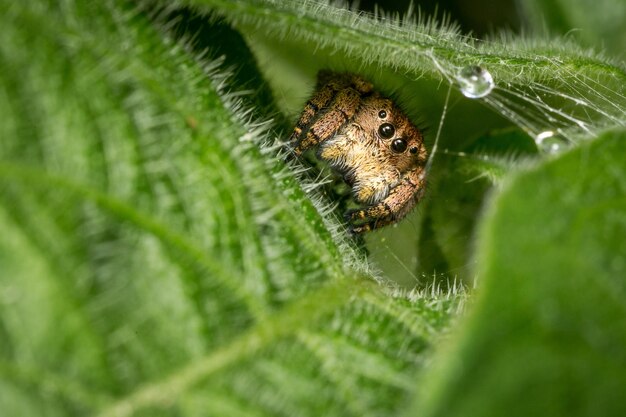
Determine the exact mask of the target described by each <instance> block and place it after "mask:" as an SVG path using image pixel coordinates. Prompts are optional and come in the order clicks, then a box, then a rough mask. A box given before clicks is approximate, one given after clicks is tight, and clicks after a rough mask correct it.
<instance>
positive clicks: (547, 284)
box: [0, 0, 626, 417]
mask: <svg viewBox="0 0 626 417" xmlns="http://www.w3.org/2000/svg"><path fill="white" fill-rule="evenodd" d="M0 28H1V29H0V115H2V123H0V230H1V233H0V410H2V411H1V412H0V414H2V415H5V414H6V415H11V416H13V415H15V416H21V415H24V416H37V415H49V416H57V415H58V416H68V415H77V416H84V415H96V416H131V415H137V416H142V415H145V416H160V415H175V416H196V415H197V416H205V415H211V416H228V417H230V416H321V415H323V416H359V417H361V416H381V415H385V416H392V415H402V414H403V413H407V412H410V411H412V410H417V411H418V412H419V414H421V413H428V414H432V415H434V414H437V415H438V413H439V412H440V411H441V412H445V413H447V411H448V410H449V411H450V412H451V413H452V412H454V411H456V410H457V408H455V407H459V408H458V410H462V404H467V405H468V407H469V408H468V409H475V410H477V414H480V413H483V414H490V413H492V414H494V415H495V414H496V411H497V412H498V415H502V414H503V413H506V414H507V415H508V414H511V413H510V412H509V411H510V410H527V411H528V409H524V408H523V407H522V406H523V405H526V406H530V405H529V404H523V403H520V401H524V398H521V399H520V398H518V397H514V396H513V395H509V394H510V393H511V392H515V393H517V391H515V390H517V389H520V390H521V389H522V388H524V387H526V386H531V384H530V382H529V381H530V380H531V379H532V381H533V382H535V381H539V382H541V383H542V384H541V385H537V388H534V387H535V385H532V387H533V389H532V390H529V391H528V392H529V393H530V394H533V395H537V397H536V398H537V403H536V404H538V405H541V404H545V402H542V401H544V400H545V398H556V400H555V404H556V405H552V404H551V405H550V407H552V408H546V410H547V411H546V414H551V415H555V414H558V413H559V412H562V411H563V410H567V411H568V412H570V413H569V414H572V415H591V414H593V413H594V412H595V411H598V413H602V412H606V413H609V412H613V411H615V412H618V411H622V410H620V409H618V408H617V406H615V408H611V407H612V405H611V404H613V403H612V402H611V401H610V400H612V398H613V397H612V396H614V395H616V393H618V392H620V391H619V388H620V387H621V386H623V382H624V375H623V372H622V371H621V369H622V368H623V366H621V367H620V366H609V365H611V364H612V363H616V364H618V365H623V362H624V360H623V358H622V356H620V355H622V353H621V350H619V349H618V346H620V344H619V342H621V345H622V346H623V341H622V340H621V339H619V338H620V337H621V336H619V335H621V334H625V333H624V331H623V330H624V329H622V328H621V327H620V326H621V323H623V322H624V321H623V316H624V312H623V309H621V310H620V308H621V306H622V304H620V303H619V300H620V299H621V298H623V296H622V295H623V294H622V293H621V292H623V291H622V289H623V288H622V287H623V282H622V281H620V279H619V278H620V277H621V276H623V272H624V271H623V269H624V263H623V259H622V258H623V257H620V254H622V253H624V252H625V250H624V249H625V248H624V247H623V242H622V241H621V240H620V236H622V235H623V232H624V215H623V214H624V212H626V207H625V206H624V204H623V202H622V200H621V196H623V195H624V186H623V182H622V181H621V178H623V177H624V166H623V164H622V163H621V162H620V157H619V156H620V155H622V154H623V145H622V144H623V143H626V142H625V141H624V140H625V138H624V134H623V133H621V131H613V132H612V133H605V134H604V135H603V137H602V138H599V139H595V137H596V136H597V135H598V132H600V129H602V128H604V127H606V126H620V125H621V126H623V125H624V124H625V123H626V121H624V110H625V109H626V101H625V99H624V97H625V96H626V94H625V92H624V85H625V83H624V81H625V80H626V71H625V70H624V68H623V67H622V66H620V65H618V64H615V63H614V62H612V61H611V60H610V59H606V58H601V57H599V56H598V55H596V54H594V53H591V52H588V51H585V50H582V49H581V48H579V47H576V46H575V45H573V44H570V43H565V42H560V41H559V42H551V41H548V40H545V39H511V38H507V37H503V38H502V39H500V40H492V41H489V42H477V41H475V40H472V39H469V38H466V37H464V36H461V35H460V34H459V33H458V31H457V30H456V29H455V28H454V27H452V26H451V25H449V24H447V23H445V24H442V25H440V24H437V23H436V22H434V21H422V20H420V21H417V20H415V19H410V18H406V19H404V18H400V17H390V16H380V15H379V16H378V17H370V16H364V15H362V14H359V13H357V12H355V11H353V10H349V9H346V8H342V7H338V5H331V4H328V3H326V2H313V1H305V2H300V1H286V0H265V1H261V0H238V1H230V0H229V1H226V0H193V1H182V2H177V3H175V4H171V3H169V2H159V1H142V2H135V1H130V0H107V1H102V2H92V1H87V0H84V1H83V0H75V1H53V0H43V1H25V2H10V1H6V0H0ZM478 64H480V65H482V66H484V67H485V68H488V70H489V71H490V72H491V73H492V75H493V76H494V79H495V80H496V88H495V89H494V91H493V93H492V94H490V95H488V96H487V97H485V99H484V100H469V99H467V98H465V97H464V96H463V95H462V94H461V93H460V92H459V91H458V87H459V80H458V78H457V77H458V71H459V69H461V68H463V67H465V66H467V65H478ZM320 68H333V69H336V70H348V71H356V72H359V73H363V74H364V75H366V76H367V77H369V78H371V79H372V81H374V82H375V84H376V85H377V86H378V87H379V88H380V89H381V90H383V91H384V92H387V93H391V94H393V95H394V97H396V98H397V99H398V101H399V102H400V103H401V105H402V106H403V108H405V109H406V111H407V112H408V113H409V114H410V115H412V117H414V118H415V120H416V121H417V122H418V123H419V124H420V126H421V127H426V128H427V130H426V131H427V144H428V146H429V147H431V148H432V146H433V144H434V142H435V137H439V146H440V149H441V150H442V152H441V153H437V154H435V159H434V162H435V164H434V165H433V171H432V172H431V173H430V176H429V188H428V197H427V199H426V200H425V201H424V203H423V204H422V205H421V207H420V208H419V209H418V210H416V211H415V214H414V215H413V216H412V217H411V218H409V219H408V220H407V221H405V222H403V223H402V224H401V225H400V226H399V227H397V228H391V227H390V228H387V230H385V231H383V232H382V233H380V234H372V235H370V236H368V237H367V238H366V244H367V245H368V246H367V248H364V246H363V245H361V243H362V242H357V241H356V240H355V239H353V238H352V237H350V236H347V234H346V233H345V231H344V228H343V225H342V223H341V222H340V220H339V218H340V217H339V216H340V214H341V213H339V212H338V210H337V209H336V208H335V203H336V202H334V201H333V200H332V198H331V197H329V195H326V194H324V190H325V189H324V188H323V184H320V183H319V181H316V178H317V173H316V172H315V171H307V168H306V167H305V166H303V165H302V164H300V163H299V162H295V163H294V162H290V163H287V162H285V160H284V155H283V154H282V153H281V139H282V137H284V136H285V134H284V133H283V132H284V131H285V130H286V129H289V128H290V127H291V126H290V123H289V120H290V119H291V117H292V116H293V114H294V112H297V111H298V109H299V108H300V107H301V105H302V103H303V102H304V100H305V99H306V96H307V94H309V93H310V86H311V85H312V82H313V80H314V77H315V74H316V72H317V70H318V69H320ZM484 104H486V106H485V105H484ZM494 110H495V111H494ZM440 121H441V123H440V125H439V126H437V125H438V123H439V122H440ZM444 121H445V123H444ZM512 124H513V125H514V126H511V125H512ZM428 128H429V129H428ZM545 129H553V130H554V133H555V135H556V136H559V137H561V136H562V137H563V138H564V140H565V141H566V142H567V144H568V146H572V147H573V148H575V149H573V150H572V151H570V152H566V153H564V154H563V155H557V156H555V157H554V158H544V159H541V158H539V157H537V153H536V149H535V147H534V141H533V140H532V138H533V136H534V135H536V134H537V133H538V132H541V131H543V130H545ZM579 141H582V142H583V145H582V146H580V147H579V148H576V146H577V143H578V142H579ZM520 155H522V156H523V157H524V161H525V162H523V163H520V161H521V160H520ZM529 166H530V168H529ZM520 167H522V168H520ZM520 171H521V172H520ZM511 178H512V179H511ZM494 183H495V184H496V185H497V186H498V187H503V189H504V192H503V193H502V194H501V195H499V196H498V195H496V197H495V198H494V199H489V200H487V203H485V201H484V195H485V194H486V193H488V192H489V191H490V190H491V191H492V192H494V193H496V194H497V193H498V190H499V189H498V188H496V189H492V188H491V187H492V185H493V184H494ZM483 207H485V210H486V214H485V215H484V221H483V223H482V227H481V228H480V233H478V235H477V238H476V240H473V239H472V236H473V235H474V234H475V225H476V224H477V221H478V219H480V218H481V210H482V209H483ZM450 217H453V218H452V219H451V218H450ZM380 236H383V237H384V236H388V239H389V241H390V242H392V243H393V244H394V245H397V247H398V248H401V250H403V251H404V252H406V253H408V254H411V253H413V257H414V258H416V259H418V260H417V261H415V265H409V264H402V265H403V266H404V269H405V270H406V271H408V272H409V279H414V278H415V275H414V274H417V275H419V274H423V275H424V276H426V277H431V276H432V275H431V274H432V272H433V271H437V272H439V273H442V277H441V278H442V281H440V282H439V283H435V284H433V283H432V279H430V278H429V279H428V281H429V282H428V283H430V285H427V284H428V283H424V280H420V282H417V281H411V282H410V284H411V285H415V284H419V286H418V288H417V289H415V290H411V291H409V290H402V289H400V288H399V287H398V286H397V285H396V284H394V282H393V280H394V279H395V278H397V276H396V275H395V272H394V271H393V268H396V269H397V267H398V263H397V261H394V262H396V263H395V264H394V263H391V264H390V265H391V269H389V268H385V267H384V265H383V272H379V271H378V269H377V267H376V266H374V267H372V265H371V264H370V262H371V260H372V259H374V260H375V259H376V253H375V250H376V247H375V246H374V245H373V244H372V243H373V242H374V241H375V240H376V239H378V238H380ZM407 242H411V243H410V244H409V243H407ZM544 246H545V247H544ZM546 247H547V248H548V249H546ZM473 248H476V251H477V252H476V256H475V257H472V256H471V253H472V252H473ZM368 251H369V253H370V254H371V255H368ZM415 254H417V256H416V255H415ZM476 262H478V264H477V265H478V266H477V267H474V265H475V263H476ZM388 266H389V265H388ZM411 271H415V272H414V273H413V272H411ZM474 276H478V278H479V281H478V287H479V288H478V290H477V291H476V292H477V300H476V301H473V302H471V303H469V304H470V305H471V307H472V311H471V312H470V316H469V317H468V318H462V319H461V320H460V323H461V324H462V325H463V326H462V328H459V326H458V325H457V326H454V324H455V323H457V322H458V317H459V315H461V314H462V313H463V312H464V311H465V304H466V301H467V299H468V298H469V297H473V296H474V293H473V292H469V293H468V292H467V290H466V289H465V287H464V286H463V285H460V284H458V283H457V282H458V280H462V279H467V278H468V277H474ZM444 284H445V285H444ZM516 288H517V289H516ZM620 291H621V292H620ZM620 297H621V298H620ZM594 308H595V309H594ZM529 317H531V318H532V317H534V320H535V321H534V322H529ZM450 329H454V330H450ZM450 332H452V333H453V334H450ZM455 332H456V333H455ZM620 332H621V333H620ZM616 335H618V336H616ZM494 337H495V339H496V340H495V341H494V340H493V339H492V338H494ZM517 342H519V344H518V343H517ZM441 346H447V348H446V349H441V348H440V347H441ZM524 348H527V349H528V350H524ZM437 350H441V352H437V353H435V352H436V351H437ZM533 355H536V356H533ZM542 355H543V356H542ZM458 358H463V360H464V361H465V362H463V363H462V364H461V365H459V361H458ZM493 358H498V359H497V362H489V361H492V360H494V359H493ZM520 358H521V359H520ZM529 358H530V359H529ZM534 358H545V364H546V367H548V369H550V373H541V372H540V371H542V370H544V368H542V367H541V364H540V361H537V362H532V363H531V365H533V366H530V365H528V362H524V361H531V360H532V359H534ZM603 360H604V361H603ZM433 361H435V362H434V363H435V365H434V367H433V368H432V369H429V365H430V364H431V363H433ZM611 361H613V362H611ZM486 362H489V366H484V364H485V363H486ZM465 364H467V365H468V367H465V366H462V365H465ZM533 371H534V372H536V373H534V374H533ZM487 372H491V373H487ZM500 375H507V377H506V381H505V382H506V383H502V384H500V383H498V382H493V381H494V379H489V378H496V377H499V376H500ZM570 375H571V376H573V377H574V378H575V379H574V380H573V382H571V383H570V381H569V380H568V379H567V378H566V377H569V376H570ZM481 378H485V379H481ZM594 378H595V379H594ZM592 379H594V381H595V380H600V381H602V384H596V385H591V384H589V381H590V380H592ZM468 381H469V382H468ZM552 382H555V383H554V384H551V383H552ZM520 384H526V385H520ZM468 387H471V388H472V389H471V390H470V389H467V388H468ZM493 387H496V388H498V389H499V390H500V391H493V392H496V393H498V395H497V396H495V395H492V391H490V390H492V389H493ZM520 387H521V388H520ZM509 390H511V391H509ZM540 395H543V397H541V396H540ZM415 398H417V402H416V400H415ZM572 399H573V400H572ZM570 400H572V401H575V400H580V401H581V404H582V405H583V406H584V407H580V408H575V407H574V406H572V403H571V402H569V401H570ZM457 401H458V402H457ZM582 401H586V402H585V403H582ZM596 402H598V403H601V404H604V405H603V406H605V408H601V407H597V408H596V407H595V403H596ZM573 404H574V405H576V403H575V402H574V403H573ZM448 407H450V408H448ZM564 407H572V408H571V409H570V408H564ZM503 410H505V411H503ZM581 410H582V411H581ZM551 411H554V412H552V413H550V412H551ZM587 411H588V413H587V414H585V413H586V412H587ZM520 413H521V411H520ZM577 413H578V414H577ZM528 414H529V413H526V415H528ZM536 414H539V413H536Z"/></svg>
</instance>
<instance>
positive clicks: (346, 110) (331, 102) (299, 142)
mask: <svg viewBox="0 0 626 417" xmlns="http://www.w3.org/2000/svg"><path fill="white" fill-rule="evenodd" d="M372 90H373V86H372V84H371V83H369V82H367V81H365V80H363V79H362V78H360V77H356V76H354V75H351V74H336V73H333V72H331V71H320V73H319V74H318V89H317V92H316V93H315V94H314V95H313V96H312V97H311V99H310V100H309V101H307V102H306V105H305V107H304V110H303V111H302V114H301V115H300V119H299V120H298V122H297V123H296V126H295V128H294V129H293V133H292V134H291V137H290V138H289V142H290V143H291V145H292V149H293V152H294V154H295V155H296V156H299V155H301V154H302V153H303V152H304V151H306V150H307V149H308V148H310V147H313V146H315V145H317V144H319V143H320V142H323V141H325V140H326V139H328V138H330V137H332V136H333V135H334V134H335V133H336V132H337V131H338V130H339V129H340V128H341V126H342V125H343V124H344V123H345V122H346V121H348V120H349V119H351V118H352V117H353V116H354V113H355V112H356V111H357V109H358V107H359V105H360V103H361V96H362V95H363V94H368V93H371V92H372Z"/></svg>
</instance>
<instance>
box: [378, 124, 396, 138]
mask: <svg viewBox="0 0 626 417" xmlns="http://www.w3.org/2000/svg"><path fill="white" fill-rule="evenodd" d="M395 133H396V128H395V127H393V125H392V124H391V123H383V124H382V125H380V127H379V128H378V134H379V135H380V137H381V138H383V139H389V138H392V137H393V135H394V134H395Z"/></svg>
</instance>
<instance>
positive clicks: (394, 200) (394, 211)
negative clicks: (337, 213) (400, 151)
mask: <svg viewBox="0 0 626 417" xmlns="http://www.w3.org/2000/svg"><path fill="white" fill-rule="evenodd" d="M422 172H423V168H422V167H421V166H420V167H417V168H415V169H413V170H411V171H409V172H408V173H406V174H405V175H404V176H403V178H402V181H401V182H400V184H398V185H397V186H396V187H395V188H394V189H393V190H392V191H391V192H390V193H389V195H388V196H387V198H385V199H384V200H382V201H380V202H379V203H376V204H373V205H371V206H368V207H365V208H362V209H357V210H351V211H348V212H347V213H346V219H347V220H348V222H349V223H350V224H351V230H352V232H353V233H355V234H359V233H363V232H367V231H370V230H374V229H377V228H379V227H383V226H386V225H388V224H391V223H395V222H397V221H398V220H401V219H402V218H404V217H405V216H406V215H407V214H408V213H409V212H410V211H411V209H412V208H413V207H414V206H415V205H416V204H417V202H418V201H419V200H420V198H421V197H422V195H423V194H424V182H425V180H424V178H423V177H422Z"/></svg>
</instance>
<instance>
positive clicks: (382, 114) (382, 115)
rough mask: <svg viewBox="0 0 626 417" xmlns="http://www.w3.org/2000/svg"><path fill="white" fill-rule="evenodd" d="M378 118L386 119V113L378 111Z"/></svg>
mask: <svg viewBox="0 0 626 417" xmlns="http://www.w3.org/2000/svg"><path fill="white" fill-rule="evenodd" d="M378 117H380V118H381V119H384V118H385V117H387V112H386V111H384V110H381V111H379V112H378Z"/></svg>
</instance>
